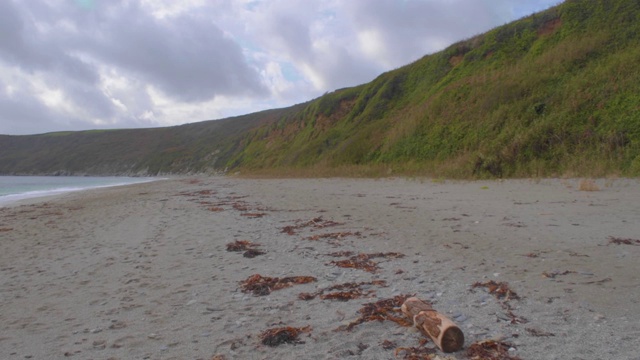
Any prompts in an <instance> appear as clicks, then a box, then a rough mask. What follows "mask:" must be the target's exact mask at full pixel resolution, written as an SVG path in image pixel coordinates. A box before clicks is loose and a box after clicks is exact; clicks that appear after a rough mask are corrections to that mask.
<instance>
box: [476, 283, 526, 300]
mask: <svg viewBox="0 0 640 360" xmlns="http://www.w3.org/2000/svg"><path fill="white" fill-rule="evenodd" d="M477 287H486V288H487V289H488V290H489V294H493V296H495V297H496V299H498V300H504V301H509V300H511V299H515V300H519V299H520V297H519V296H518V294H516V292H515V291H513V290H511V289H510V288H509V284H508V283H506V282H499V283H497V282H495V281H493V280H490V281H486V282H484V283H481V282H476V283H475V284H473V285H472V288H474V289H475V288H477Z"/></svg>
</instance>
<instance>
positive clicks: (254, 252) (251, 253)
mask: <svg viewBox="0 0 640 360" xmlns="http://www.w3.org/2000/svg"><path fill="white" fill-rule="evenodd" d="M264 254H266V252H264V251H262V250H258V249H249V250H247V251H245V252H244V253H243V254H242V256H244V257H246V258H250V259H253V258H254V257H256V256H260V255H264Z"/></svg>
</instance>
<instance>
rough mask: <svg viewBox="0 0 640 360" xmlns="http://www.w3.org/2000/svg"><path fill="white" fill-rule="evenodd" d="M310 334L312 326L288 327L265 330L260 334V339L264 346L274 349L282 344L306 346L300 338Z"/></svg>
mask: <svg viewBox="0 0 640 360" xmlns="http://www.w3.org/2000/svg"><path fill="white" fill-rule="evenodd" d="M308 332H311V326H305V327H303V328H294V327H290V326H286V327H280V328H273V329H268V330H265V331H264V332H263V333H262V334H260V339H261V340H262V344H263V345H267V346H272V347H275V346H278V345H281V344H304V342H303V341H300V340H299V339H298V336H299V335H300V334H302V333H308Z"/></svg>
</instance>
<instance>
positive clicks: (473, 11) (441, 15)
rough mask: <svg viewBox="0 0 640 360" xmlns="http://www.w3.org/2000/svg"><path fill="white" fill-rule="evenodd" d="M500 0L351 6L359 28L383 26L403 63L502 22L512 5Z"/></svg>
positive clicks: (383, 0) (392, 54)
mask: <svg viewBox="0 0 640 360" xmlns="http://www.w3.org/2000/svg"><path fill="white" fill-rule="evenodd" d="M489 1H490V2H491V3H490V5H491V6H489ZM500 2H502V3H505V1H504V0H484V1H477V0H476V1H467V0H453V1H436V0H434V1H424V0H407V1H404V2H402V6H398V2H397V1H395V0H380V1H366V0H353V1H350V2H349V3H348V5H347V9H348V13H349V15H350V17H351V19H352V21H353V23H354V25H355V26H356V27H357V28H358V29H361V30H366V29H375V30H379V33H380V34H381V36H382V38H383V41H384V44H385V47H386V48H387V49H388V52H387V53H388V58H389V59H390V60H391V62H392V63H393V64H394V65H395V66H400V65H403V64H406V63H407V62H408V61H410V60H411V59H416V58H418V57H421V56H423V55H425V54H426V53H430V52H434V51H437V50H440V47H441V46H442V45H443V44H451V43H453V42H455V41H458V40H462V39H464V38H468V37H470V36H473V35H476V34H479V33H481V32H484V31H486V30H488V29H490V28H491V27H495V26H497V25H499V24H501V23H502V22H503V19H506V17H507V15H506V14H505V13H503V12H501V11H500V10H499V9H506V8H508V7H507V6H506V4H499V3H500Z"/></svg>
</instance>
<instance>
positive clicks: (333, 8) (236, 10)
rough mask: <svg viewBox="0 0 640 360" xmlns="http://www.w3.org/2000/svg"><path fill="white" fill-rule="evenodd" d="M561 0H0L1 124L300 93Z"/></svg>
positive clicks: (61, 123)
mask: <svg viewBox="0 0 640 360" xmlns="http://www.w3.org/2000/svg"><path fill="white" fill-rule="evenodd" d="M559 2H560V0H28V1H26V0H0V134H34V133H44V132H50V131H62V130H86V129H103V128H131V127H156V126H169V125H177V124H183V123H189V122H196V121H201V120H209V119H220V118H225V117H229V116H235V115H242V114H248V113H251V112H255V111H259V110H264V109H268V108H275V107H284V106H289V105H293V104H296V103H300V102H304V101H307V100H310V99H312V98H315V97H318V96H320V95H322V94H323V93H324V92H327V91H332V90H335V89H337V88H342V87H346V86H353V85H358V84H362V83H365V82H368V81H371V80H373V79H374V78H375V77H376V76H377V75H379V74H380V73H382V72H384V71H388V70H391V69H394V68H397V67H400V66H402V65H405V64H408V63H410V62H412V61H414V60H416V59H418V58H420V57H422V56H424V55H426V54H429V53H433V52H436V51H438V50H441V49H443V48H445V47H446V46H448V45H450V44H452V43H454V42H456V41H459V40H462V39H466V38H469V37H471V36H473V35H476V34H479V33H482V32H485V31H487V30H489V29H491V28H493V27H496V26H499V25H502V24H505V23H507V22H510V21H513V20H516V19H518V18H521V17H523V16H526V15H529V14H531V13H533V12H537V11H540V10H544V9H546V8H548V7H550V6H553V5H555V4H557V3H559Z"/></svg>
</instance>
